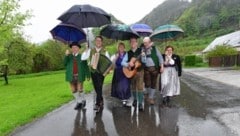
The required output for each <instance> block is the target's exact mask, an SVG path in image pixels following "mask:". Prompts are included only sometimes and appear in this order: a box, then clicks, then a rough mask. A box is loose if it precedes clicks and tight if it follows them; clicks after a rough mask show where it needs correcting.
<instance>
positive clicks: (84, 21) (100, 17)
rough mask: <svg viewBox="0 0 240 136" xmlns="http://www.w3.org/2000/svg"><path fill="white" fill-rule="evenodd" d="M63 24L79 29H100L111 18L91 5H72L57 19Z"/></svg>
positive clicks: (109, 21)
mask: <svg viewBox="0 0 240 136" xmlns="http://www.w3.org/2000/svg"><path fill="white" fill-rule="evenodd" d="M58 19H59V20H61V21H62V22H63V23H68V24H73V25H76V26H77V27H80V28H86V27H100V26H102V25H105V24H110V23H111V17H110V15H108V14H107V13H106V12H105V11H104V10H102V9H100V8H98V7H94V6H91V5H88V4H86V5H74V6H72V7H71V8H70V9H68V10H67V11H66V12H64V13H63V14H62V15H61V16H59V17H58Z"/></svg>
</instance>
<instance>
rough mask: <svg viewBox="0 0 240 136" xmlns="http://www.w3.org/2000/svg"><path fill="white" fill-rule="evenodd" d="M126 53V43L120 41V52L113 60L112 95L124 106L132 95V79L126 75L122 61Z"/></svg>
mask: <svg viewBox="0 0 240 136" xmlns="http://www.w3.org/2000/svg"><path fill="white" fill-rule="evenodd" d="M125 54H126V51H125V44H124V43H122V42H120V43H119V44H118V52H117V54H115V55H114V56H113V57H112V58H111V60H112V61H113V63H114V64H115V68H114V73H113V79H112V88H111V96H112V97H116V98H118V99H120V100H121V101H122V103H123V106H127V101H128V99H129V98H130V97H131V90H130V80H129V79H128V78H127V77H126V76H125V75H124V73H123V70H122V68H123V67H122V65H121V62H122V60H123V58H124V56H125Z"/></svg>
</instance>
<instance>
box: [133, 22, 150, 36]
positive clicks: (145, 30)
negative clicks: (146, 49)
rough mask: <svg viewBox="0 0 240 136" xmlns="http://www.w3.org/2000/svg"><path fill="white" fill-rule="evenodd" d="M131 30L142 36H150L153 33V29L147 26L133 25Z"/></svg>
mask: <svg viewBox="0 0 240 136" xmlns="http://www.w3.org/2000/svg"><path fill="white" fill-rule="evenodd" d="M131 28H132V29H133V30H134V31H136V32H137V33H138V34H139V35H140V36H149V35H151V34H152V32H153V30H152V28H151V27H150V26H149V25H147V24H133V25H131Z"/></svg>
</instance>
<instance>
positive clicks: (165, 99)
mask: <svg viewBox="0 0 240 136" xmlns="http://www.w3.org/2000/svg"><path fill="white" fill-rule="evenodd" d="M162 103H163V105H166V104H167V97H164V98H163V101H162Z"/></svg>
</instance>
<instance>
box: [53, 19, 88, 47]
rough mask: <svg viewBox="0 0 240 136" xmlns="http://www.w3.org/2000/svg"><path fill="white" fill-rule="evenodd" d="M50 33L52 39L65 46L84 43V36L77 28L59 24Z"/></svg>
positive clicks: (81, 30)
mask: <svg viewBox="0 0 240 136" xmlns="http://www.w3.org/2000/svg"><path fill="white" fill-rule="evenodd" d="M50 33H51V34H52V37H53V38H54V39H56V40H59V41H61V42H63V43H65V44H70V43H72V42H78V43H83V42H86V34H85V32H84V31H83V29H82V28H77V27H76V26H74V25H70V24H64V23H61V24H58V25H57V26H55V27H54V28H53V29H52V30H51V31H50Z"/></svg>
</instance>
